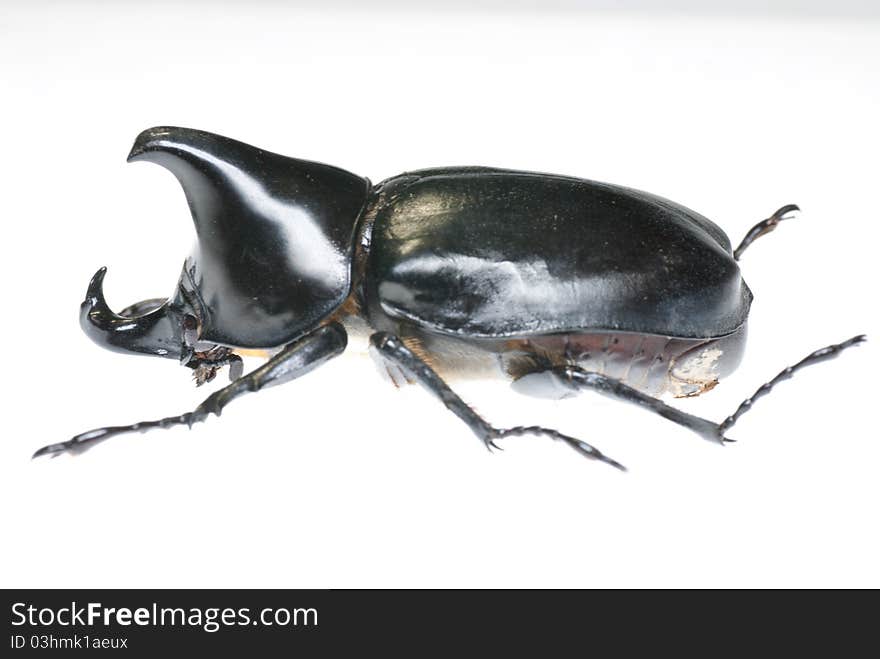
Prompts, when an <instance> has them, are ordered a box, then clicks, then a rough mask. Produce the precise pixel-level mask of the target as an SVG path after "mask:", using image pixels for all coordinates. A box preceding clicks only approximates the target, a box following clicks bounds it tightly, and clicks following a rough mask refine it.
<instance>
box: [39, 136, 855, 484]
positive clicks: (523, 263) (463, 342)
mask: <svg viewBox="0 0 880 659" xmlns="http://www.w3.org/2000/svg"><path fill="white" fill-rule="evenodd" d="M128 159H129V161H140V160H145V161H150V162H154V163H157V164H159V165H162V166H163V167H165V168H167V169H169V170H170V171H171V172H172V173H173V174H174V175H175V176H176V177H177V179H178V180H179V182H180V184H181V185H182V186H183V190H184V192H185V194H186V199H187V201H188V203H189V207H190V210H191V213H192V217H193V220H194V221H195V226H196V233H197V243H196V247H195V249H194V251H193V252H192V254H191V255H190V256H189V258H187V259H186V261H185V263H184V266H183V272H182V274H181V277H180V281H179V282H178V285H177V288H176V290H175V291H174V294H173V295H172V296H171V297H169V298H168V299H164V298H157V299H151V300H145V301H143V302H138V303H136V304H133V305H131V306H129V307H128V308H126V309H124V310H123V311H121V312H120V313H115V312H113V311H111V310H110V308H109V307H108V305H107V303H106V302H105V300H104V295H103V292H102V282H103V279H104V273H105V269H104V268H102V269H100V270H99V271H98V272H97V274H95V276H94V277H93V278H92V281H91V283H90V284H89V287H88V292H87V293H86V299H85V301H84V302H83V303H82V306H81V310H80V322H81V324H82V328H83V329H84V330H85V332H86V334H87V335H88V336H89V337H90V338H91V339H92V340H93V341H95V342H96V343H98V344H99V345H102V346H104V347H106V348H109V349H111V350H116V351H119V352H125V353H139V354H145V355H158V356H161V357H167V358H169V359H175V360H178V361H179V362H180V363H181V364H183V365H185V366H187V367H189V368H190V369H192V370H193V374H194V376H195V379H196V382H197V384H201V383H204V382H206V381H209V380H211V379H212V378H213V377H214V376H215V375H216V373H217V371H218V369H220V368H221V367H222V366H226V365H228V366H229V367H230V377H231V380H232V382H231V384H229V385H228V386H226V387H225V388H222V389H220V390H218V391H216V392H215V393H212V394H211V395H210V396H208V397H207V399H205V401H204V402H203V403H202V404H201V405H199V406H198V407H197V408H196V409H195V410H193V411H192V412H187V413H185V414H181V415H179V416H172V417H167V418H165V419H161V420H158V421H144V422H140V423H135V424H132V425H128V426H114V427H105V428H99V429H96V430H91V431H89V432H85V433H82V434H80V435H77V436H76V437H74V438H73V439H70V440H68V441H65V442H61V443H57V444H51V445H49V446H46V447H44V448H42V449H40V450H39V451H37V452H36V454H35V457H36V456H40V455H57V454H60V453H64V452H80V451H83V450H85V449H87V448H89V447H91V446H93V445H95V444H96V443H98V442H100V441H102V440H105V439H107V438H109V437H112V436H114V435H119V434H122V433H128V432H133V431H144V430H148V429H151V428H168V427H171V426H175V425H181V424H182V425H187V426H192V424H193V423H196V422H199V421H203V420H205V419H206V418H207V417H208V416H209V415H211V414H216V415H219V414H220V412H221V411H222V410H223V409H224V407H225V406H226V405H227V404H228V403H229V402H230V401H232V400H233V399H235V398H237V397H238V396H240V395H242V394H245V393H248V392H254V391H259V390H260V389H262V388H264V387H268V386H272V385H277V384H281V383H283V382H287V381H289V380H292V379H294V378H297V377H299V376H300V375H303V374H305V373H307V372H308V371H310V370H311V369H313V368H315V367H317V366H319V365H320V364H322V363H324V362H325V361H327V360H329V359H331V358H333V357H335V356H337V355H339V354H340V353H342V352H343V350H344V349H345V347H346V343H347V334H346V327H349V328H350V327H351V326H352V323H353V322H355V321H359V322H360V323H361V324H363V322H364V321H366V325H367V326H368V327H369V328H370V331H371V335H370V339H369V340H370V348H371V351H372V352H373V353H374V355H375V356H377V357H378V359H379V361H380V363H381V364H382V366H383V367H384V369H385V370H386V371H387V373H388V375H390V376H391V378H392V380H394V381H395V383H398V384H399V383H402V382H407V381H410V382H411V381H417V382H419V383H421V384H422V385H424V386H425V387H426V388H427V389H428V390H430V391H431V392H432V393H434V394H435V395H436V396H438V397H439V398H440V400H441V401H442V402H443V404H444V405H445V406H446V407H447V408H449V409H450V410H451V411H452V412H453V413H454V414H456V415H457V416H458V417H459V418H460V419H462V420H463V421H464V422H465V423H466V424H467V425H468V426H469V427H470V428H471V430H472V431H473V432H474V433H475V434H476V435H477V436H478V437H479V438H480V440H482V442H483V443H484V444H485V445H486V446H487V447H489V448H492V447H497V444H496V443H497V442H498V441H499V440H501V439H503V438H505V437H509V436H513V435H525V434H533V435H544V436H548V437H550V438H553V439H556V440H560V441H562V442H563V443H565V444H567V445H568V446H570V447H571V448H573V449H575V450H576V451H578V452H579V453H581V454H582V455H585V456H587V457H590V458H594V459H598V460H601V461H603V462H606V463H608V464H610V465H613V466H615V467H618V468H622V467H621V465H620V464H619V463H618V462H616V461H614V460H612V459H611V458H609V457H607V456H606V455H605V454H603V453H602V452H600V451H599V450H598V449H597V448H595V447H593V446H591V445H590V444H588V443H586V442H584V441H582V440H579V439H576V438H574V437H570V436H568V435H564V434H562V433H560V432H558V431H556V430H553V429H550V428H544V427H540V426H520V427H515V428H505V429H502V428H496V427H494V426H492V425H490V424H489V423H488V422H487V421H485V420H484V419H483V418H482V417H481V416H479V415H478V414H477V413H476V412H475V411H474V410H472V409H471V408H470V407H469V406H468V405H467V404H466V403H465V402H464V401H462V399H461V398H459V396H458V395H456V394H455V392H454V391H453V390H452V389H450V387H449V386H448V385H447V384H446V382H445V381H444V379H443V378H442V377H441V374H446V373H448V372H451V371H455V370H457V369H460V368H461V367H462V366H466V367H474V366H477V365H480V366H482V367H487V368H490V369H493V370H495V371H500V372H501V373H502V374H504V375H505V376H507V377H509V378H511V379H512V380H513V386H514V388H516V389H518V390H520V391H522V392H525V393H531V394H535V395H539V396H550V397H561V396H566V395H571V394H573V393H575V392H577V391H580V390H584V389H592V390H595V391H598V392H599V393H602V394H606V395H610V396H613V397H615V398H618V399H622V400H626V401H630V402H633V403H636V404H638V405H640V406H642V407H644V408H646V409H648V410H651V411H653V412H655V413H657V414H659V415H660V416H662V417H665V418H666V419H669V420H671V421H673V422H675V423H677V424H679V425H681V426H684V427H686V428H689V429H690V430H692V431H694V432H696V433H697V434H698V435H700V436H701V437H703V438H704V439H707V440H710V441H712V442H718V443H723V442H725V441H729V440H727V438H726V437H725V434H726V432H727V431H728V430H729V429H730V428H731V427H732V426H733V425H734V423H736V421H737V419H739V418H740V416H741V415H742V414H743V413H744V412H746V411H747V410H748V409H750V408H751V406H752V403H753V402H754V400H755V399H757V398H758V397H760V396H763V395H765V394H766V393H768V392H769V391H770V390H771V389H772V388H773V386H774V385H775V384H777V383H778V382H779V381H781V380H784V379H786V378H788V377H790V376H791V375H792V374H793V373H794V372H795V371H797V370H799V369H801V368H803V367H805V366H808V365H810V364H814V363H816V362H819V361H822V360H825V359H829V358H832V357H835V356H836V355H838V354H839V353H840V352H841V351H843V350H844V349H846V348H848V347H850V346H853V345H856V344H858V343H860V342H861V341H863V340H864V338H865V337H864V336H856V337H853V338H851V339H849V340H847V341H844V342H842V343H838V344H834V345H830V346H828V347H825V348H822V349H821V350H817V351H815V352H813V353H812V354H810V355H808V356H807V357H806V358H804V359H803V360H802V361H800V362H799V363H798V364H796V365H794V366H790V367H788V368H786V369H785V370H783V371H782V372H781V373H780V374H779V375H777V376H776V377H775V378H773V379H772V380H771V381H770V382H768V383H767V384H765V385H763V386H762V387H761V388H760V389H758V390H757V391H756V392H755V394H754V395H753V396H752V397H751V398H749V399H747V400H746V401H745V402H743V403H742V404H741V405H740V406H739V407H738V408H737V409H736V411H735V412H734V413H733V414H731V415H730V416H729V417H728V418H727V419H725V420H724V421H722V422H721V423H715V422H712V421H709V420H706V419H702V418H699V417H696V416H693V415H691V414H687V413H685V412H682V411H680V410H678V409H676V408H674V407H671V406H670V405H667V404H666V403H664V402H662V401H661V400H660V396H662V395H663V394H671V395H673V396H693V395H698V394H700V393H702V392H704V391H708V390H710V389H712V388H713V387H714V386H715V385H716V384H717V382H718V381H719V379H720V378H722V377H724V376H726V375H727V374H729V373H730V372H731V371H733V370H734V369H735V368H736V366H737V365H738V364H739V362H740V359H741V357H742V353H743V347H744V344H745V338H746V319H747V317H748V313H749V306H750V304H751V301H752V293H751V291H750V290H749V288H748V286H747V285H746V284H745V282H744V281H743V278H742V276H741V274H740V269H739V265H738V260H739V258H740V257H741V256H742V254H743V252H744V251H745V250H746V248H747V247H748V246H749V245H750V244H751V243H752V242H753V241H754V240H755V239H757V238H758V237H760V236H762V235H764V234H766V233H768V232H770V231H772V230H774V229H775V228H776V226H777V225H778V224H779V222H780V221H782V220H783V219H785V218H786V217H787V216H788V214H789V213H790V212H792V211H795V210H797V206H794V205H788V206H783V207H782V208H780V209H779V210H778V211H776V212H775V213H773V215H772V216H771V217H769V218H768V219H766V220H764V221H762V222H760V223H758V224H757V225H756V226H755V227H754V228H753V229H752V230H751V231H749V232H748V234H747V235H746V236H745V238H744V239H743V241H742V242H741V244H740V245H739V246H738V247H737V248H736V249H731V243H730V241H729V239H728V237H727V236H726V235H725V233H724V232H723V231H722V230H721V229H720V228H719V227H718V226H717V225H715V224H714V223H713V222H711V221H709V220H708V219H706V218H705V217H703V216H702V215H699V214H698V213H695V212H694V211H692V210H690V209H688V208H685V207H684V206H681V205H679V204H677V203H674V202H672V201H669V200H667V199H663V198H661V197H658V196H655V195H652V194H648V193H646V192H641V191H639V190H634V189H631V188H626V187H620V186H616V185H609V184H606V183H599V182H596V181H589V180H583V179H578V178H572V177H568V176H556V175H549V174H539V173H534V172H524V171H512V170H505V169H493V168H488V167H449V168H440V169H425V170H418V171H413V172H408V173H405V174H401V175H399V176H395V177H392V178H390V179H387V180H385V181H383V182H382V183H379V184H378V185H372V184H371V183H370V181H369V180H367V179H366V178H362V177H360V176H356V175H355V174H352V173H349V172H347V171H344V170H342V169H338V168H336V167H331V166H328V165H323V164H320V163H316V162H309V161H306V160H297V159H293V158H287V157H284V156H280V155H277V154H274V153H270V152H268V151H264V150H262V149H258V148H255V147H252V146H249V145H247V144H243V143H242V142H238V141H235V140H232V139H229V138H226V137H222V136H219V135H214V134H211V133H207V132H203V131H199V130H192V129H187V128H173V127H161V128H151V129H149V130H146V131H144V132H143V133H141V134H140V135H139V136H138V138H137V139H136V141H135V143H134V147H133V148H132V150H131V153H130V155H129V157H128ZM244 349H264V350H268V351H269V354H270V355H271V357H270V358H269V359H268V361H267V362H266V363H265V364H264V365H262V366H260V367H258V368H256V369H255V370H254V371H252V372H250V373H248V374H247V375H242V370H243V369H242V360H241V357H240V356H239V354H237V352H236V351H239V352H240V351H242V350H244Z"/></svg>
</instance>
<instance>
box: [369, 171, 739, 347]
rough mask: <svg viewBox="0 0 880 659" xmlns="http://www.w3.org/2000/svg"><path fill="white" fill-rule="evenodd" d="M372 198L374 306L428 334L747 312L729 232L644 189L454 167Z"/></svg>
mask: <svg viewBox="0 0 880 659" xmlns="http://www.w3.org/2000/svg"><path fill="white" fill-rule="evenodd" d="M373 204H374V207H373V208H372V209H371V214H372V215H373V216H374V217H375V219H374V220H373V226H372V244H371V248H370V254H369V267H368V268H367V272H368V273H369V275H368V279H367V281H366V282H365V294H366V297H367V301H368V303H369V306H370V308H371V310H372V311H373V313H374V314H375V313H378V312H379V311H381V313H382V314H385V315H386V316H388V317H390V318H391V319H398V320H406V321H409V322H411V323H414V324H416V325H419V326H421V327H423V328H425V329H426V330H430V331H434V332H438V333H441V334H447V335H456V336H462V337H474V338H478V337H519V336H535V335H541V334H550V333H560V332H578V331H579V330H580V331H583V330H588V331H591V332H593V331H595V332H598V331H608V332H637V333H640V334H656V335H663V336H673V337H685V338H710V337H718V336H723V335H725V334H729V333H731V332H734V331H736V329H737V328H739V327H740V326H741V325H742V324H743V322H744V321H745V318H746V315H747V313H748V308H749V304H750V302H751V293H750V291H749V289H748V287H747V286H746V285H745V283H744V282H743V281H742V277H741V276H740V271H739V267H738V266H737V264H736V262H735V261H734V259H733V257H732V255H731V253H730V243H729V241H728V240H727V237H726V236H725V235H724V233H723V232H722V231H721V230H720V229H719V228H718V227H717V226H716V225H714V224H713V223H712V222H710V221H709V220H707V219H706V218H704V217H702V216H700V215H699V214H697V213H694V212H693V211H690V210H688V209H686V208H684V207H682V206H680V205H678V204H675V203H673V202H670V201H667V200H665V199H661V198H659V197H656V196H653V195H650V194H647V193H643V192H640V191H637V190H632V189H629V188H623V187H618V186H613V185H608V184H604V183H597V182H594V181H587V180H581V179H574V178H567V177H561V176H548V175H544V174H535V173H530V172H516V171H507V170H495V169H487V168H458V169H441V170H424V171H420V172H414V173H411V174H404V175H402V176H399V177H396V178H393V179H390V180H388V181H386V182H385V183H384V184H382V186H380V188H379V194H378V196H377V197H376V198H375V199H374V201H373Z"/></svg>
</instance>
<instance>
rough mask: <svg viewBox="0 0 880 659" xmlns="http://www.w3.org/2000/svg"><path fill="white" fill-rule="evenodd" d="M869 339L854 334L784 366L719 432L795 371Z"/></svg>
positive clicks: (726, 429)
mask: <svg viewBox="0 0 880 659" xmlns="http://www.w3.org/2000/svg"><path fill="white" fill-rule="evenodd" d="M867 339H868V337H867V336H865V335H864V334H859V335H858V336H854V337H852V338H851V339H847V340H846V341H843V342H842V343H835V344H832V345H830V346H825V347H824V348H820V349H819V350H816V351H815V352H811V353H810V354H809V355H807V356H806V357H804V358H803V359H802V360H800V361H799V362H798V363H797V364H795V365H794V366H788V367H786V368H784V369H783V370H782V371H780V372H779V373H778V374H777V375H776V377H775V378H773V379H772V380H770V381H769V382H766V383H765V384H762V385H761V386H760V387H759V388H758V390H757V391H755V393H754V394H752V395H751V397H749V398H746V399H745V400H744V401H743V402H742V403H740V405H739V407H738V408H736V411H735V412H734V413H733V414H731V415H730V416H729V417H727V418H726V419H725V420H724V421H722V422H721V423H720V424H719V425H718V431H719V433H722V434H723V433H725V432H727V431H728V430H730V428H732V427H733V425H734V424H735V423H736V422H737V421H738V420H739V418H740V417H741V416H742V415H743V414H745V413H746V412H748V411H749V410H750V409H752V405H754V403H755V401H756V400H758V399H759V398H762V397H763V396H766V395H767V394H769V393H770V391H771V390H772V389H773V387H775V386H776V385H777V384H779V383H780V382H782V381H783V380H788V379H789V378H791V377H792V376H793V375H794V374H795V373H797V372H798V371H800V370H801V369H803V368H806V367H807V366H812V365H813V364H818V363H819V362H824V361H827V360H829V359H834V358H835V357H837V356H838V355H839V354H840V353H841V352H843V351H844V350H846V349H847V348H850V347H852V346H855V345H858V344H859V343H862V342H864V341H867Z"/></svg>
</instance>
